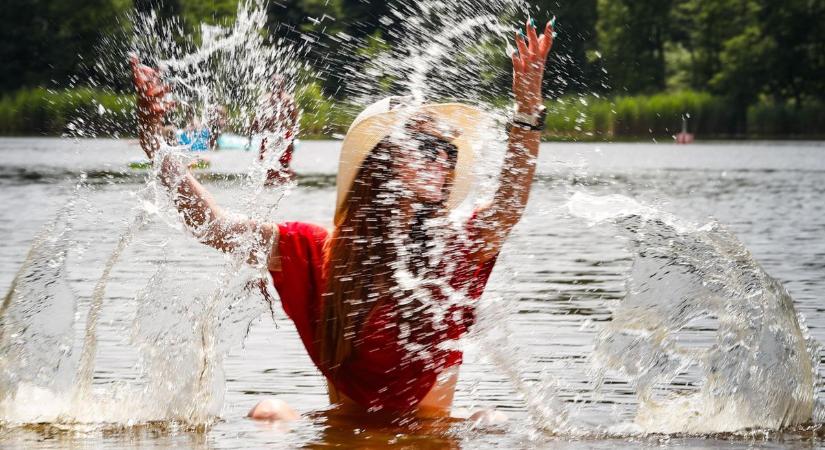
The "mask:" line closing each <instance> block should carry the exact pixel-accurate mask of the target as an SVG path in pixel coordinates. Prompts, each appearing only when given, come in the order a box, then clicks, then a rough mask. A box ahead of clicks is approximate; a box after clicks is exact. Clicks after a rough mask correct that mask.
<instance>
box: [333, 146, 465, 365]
mask: <svg viewBox="0 0 825 450" xmlns="http://www.w3.org/2000/svg"><path fill="white" fill-rule="evenodd" d="M444 144H446V145H443V144H442V146H441V147H440V148H442V149H445V150H446V152H447V155H448V159H449V162H450V165H451V167H453V168H454V166H455V161H456V156H457V149H456V147H455V146H454V145H452V144H449V143H444ZM426 145H427V144H426V143H425V144H422V146H420V147H419V149H418V150H417V151H422V149H423V151H435V152H437V150H433V149H432V148H429V149H428V148H426ZM400 151H403V150H401V149H400V148H399V147H398V146H397V145H394V144H393V143H392V142H391V141H390V140H389V139H385V140H383V141H381V142H380V143H378V145H376V146H375V147H374V148H373V149H372V150H371V151H370V153H369V154H368V155H367V156H366V157H365V159H364V161H363V163H362V164H361V167H360V168H359V170H358V173H357V174H356V176H355V179H354V181H353V183H352V187H351V188H350V191H349V193H348V194H347V196H346V198H345V200H344V204H343V208H344V211H343V219H341V220H340V222H339V223H336V227H335V230H334V231H333V234H332V237H331V239H330V240H329V242H328V244H327V248H326V258H325V266H324V273H325V279H326V289H325V292H324V296H323V302H322V310H321V317H320V320H319V323H318V330H317V336H318V342H317V345H318V350H319V352H318V355H319V363H320V366H321V367H322V368H323V369H325V370H326V371H327V372H328V375H332V376H334V375H335V372H336V370H337V368H338V367H340V366H341V364H342V363H343V362H344V361H346V359H347V358H349V357H350V356H351V355H352V352H353V343H355V342H356V341H357V340H358V339H359V338H360V332H361V328H362V326H363V324H364V323H365V322H366V320H367V318H368V317H369V316H370V314H371V313H372V312H373V311H374V310H375V309H377V308H378V307H380V306H381V305H383V304H384V303H385V302H387V301H392V296H391V293H393V292H397V289H395V288H396V283H395V279H394V273H395V271H396V270H397V269H398V268H399V267H398V265H399V263H400V262H401V261H400V258H399V256H400V255H399V254H398V253H399V252H398V248H399V246H400V245H404V246H405V248H409V249H412V252H408V253H410V254H409V255H408V257H407V258H405V260H404V262H406V263H407V265H408V267H404V268H405V269H408V270H410V271H411V272H413V274H415V275H418V272H419V270H420V269H421V268H422V267H425V266H427V265H428V263H429V261H428V259H427V254H426V249H427V246H428V241H430V239H429V233H428V231H427V229H426V225H425V223H426V221H427V220H428V219H430V218H432V217H434V216H436V215H437V214H439V212H440V211H442V210H443V209H444V207H445V203H446V198H448V194H449V189H450V187H451V184H452V183H451V181H452V178H453V174H452V172H451V173H450V175H448V177H447V181H446V182H445V186H444V189H445V192H444V195H443V196H442V198H443V199H444V200H442V202H440V203H437V204H427V205H422V207H421V208H419V209H418V210H417V211H416V212H415V218H414V220H413V223H412V225H411V227H410V228H409V229H407V230H398V229H395V228H394V227H393V223H394V222H395V223H397V220H395V219H397V218H398V217H399V215H400V213H401V211H400V208H399V205H398V202H399V200H400V197H401V196H402V195H404V194H403V192H402V189H400V186H399V185H398V182H397V180H398V169H397V160H398V156H399V152H400ZM411 151H416V150H411ZM405 234H406V239H405V241H404V242H400V241H399V240H400V239H404V238H405V236H404V235H405Z"/></svg>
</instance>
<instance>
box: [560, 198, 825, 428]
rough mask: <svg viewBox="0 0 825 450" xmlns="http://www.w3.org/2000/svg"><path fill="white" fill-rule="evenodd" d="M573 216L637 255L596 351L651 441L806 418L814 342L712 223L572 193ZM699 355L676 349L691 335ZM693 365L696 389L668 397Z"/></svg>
mask: <svg viewBox="0 0 825 450" xmlns="http://www.w3.org/2000/svg"><path fill="white" fill-rule="evenodd" d="M568 208H569V210H570V212H571V213H572V214H573V215H575V216H578V217H581V218H583V219H586V220H588V221H590V222H591V223H598V222H603V221H607V222H611V223H613V224H615V226H617V227H618V228H619V230H620V231H621V232H622V233H623V234H624V235H625V236H626V237H627V239H628V241H629V243H630V247H631V251H632V252H633V254H634V255H635V258H634V262H633V268H632V272H631V275H630V277H629V279H628V282H627V295H626V297H625V298H624V300H622V301H621V303H620V304H619V305H618V306H617V307H616V308H615V310H614V311H613V317H612V321H611V322H610V323H609V324H607V325H606V326H605V327H604V328H603V330H602V332H601V333H600V335H599V336H598V339H597V342H596V348H595V352H594V355H593V359H594V361H595V363H596V366H597V367H598V368H599V370H600V371H601V372H602V373H604V372H607V371H614V372H616V373H618V374H619V375H620V376H621V377H623V378H626V379H629V380H631V381H632V384H633V385H634V386H635V389H636V392H637V395H638V396H639V398H640V406H639V410H638V412H637V416H636V423H637V424H638V425H640V426H641V427H642V429H644V430H645V431H648V432H660V433H711V432H722V431H736V430H741V429H746V428H761V427H766V428H782V427H787V426H791V425H796V424H800V423H806V422H809V421H810V420H811V418H812V414H813V406H814V395H813V387H814V382H813V376H814V367H815V363H814V362H813V355H816V354H817V352H816V349H815V344H814V342H813V341H812V340H811V339H810V338H809V337H808V332H807V329H806V328H805V326H804V325H803V324H802V323H800V320H799V319H798V317H797V313H796V311H795V310H794V307H793V300H792V299H791V297H790V295H788V292H787V291H786V290H785V288H784V287H783V286H782V285H781V284H780V283H779V282H778V281H776V280H775V279H773V278H771V277H770V276H769V275H768V274H766V273H765V271H764V270H763V269H762V268H761V267H760V266H759V265H758V264H757V263H756V261H754V259H753V257H752V256H751V254H750V252H748V250H747V249H746V248H745V247H744V246H743V245H742V244H741V243H740V242H739V241H738V240H737V239H736V238H735V237H734V236H733V235H732V234H730V233H729V232H727V231H725V230H724V228H722V227H721V226H720V225H718V224H716V223H710V224H708V225H705V226H702V227H697V226H695V225H693V224H689V223H686V222H684V221H682V220H679V219H678V218H676V217H674V216H672V215H669V214H666V213H663V212H661V211H658V210H656V209H654V208H652V207H647V206H644V205H642V204H640V203H638V202H636V201H634V200H632V199H630V198H628V197H625V196H621V195H612V196H607V197H594V196H591V195H589V194H585V193H581V192H578V193H576V194H574V195H573V197H572V198H571V200H570V201H569V203H568ZM696 326H699V327H702V328H704V329H705V330H706V331H709V332H712V333H713V336H712V340H709V341H708V342H707V344H708V345H707V347H704V348H702V347H700V348H696V347H695V346H694V347H691V346H689V345H684V344H682V343H680V336H681V335H682V334H683V333H685V332H686V330H687V329H688V328H689V327H696ZM691 367H693V368H694V369H698V373H695V374H693V375H694V376H695V378H696V380H694V381H695V384H694V386H698V387H696V388H695V389H694V390H693V391H689V392H682V393H679V392H676V391H674V390H673V389H667V385H668V384H669V383H672V382H673V381H674V380H675V379H677V378H678V377H679V376H680V375H684V373H685V372H688V371H689V368H691Z"/></svg>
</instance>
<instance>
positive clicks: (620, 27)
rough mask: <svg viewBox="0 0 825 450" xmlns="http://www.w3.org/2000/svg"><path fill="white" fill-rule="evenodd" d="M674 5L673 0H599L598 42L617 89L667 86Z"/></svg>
mask: <svg viewBox="0 0 825 450" xmlns="http://www.w3.org/2000/svg"><path fill="white" fill-rule="evenodd" d="M671 5H672V0H599V2H598V14H599V18H598V22H597V25H596V31H597V35H598V44H599V50H600V51H601V52H602V54H603V55H604V66H605V68H606V69H607V72H608V77H609V80H610V85H611V87H612V88H613V90H614V91H619V92H629V93H637V92H656V91H660V90H662V89H664V87H665V42H666V41H667V39H668V38H669V29H670V10H671Z"/></svg>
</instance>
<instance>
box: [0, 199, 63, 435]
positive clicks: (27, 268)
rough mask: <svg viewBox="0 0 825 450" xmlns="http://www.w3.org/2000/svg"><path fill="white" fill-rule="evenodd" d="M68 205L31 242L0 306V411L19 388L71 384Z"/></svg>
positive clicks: (53, 386)
mask: <svg viewBox="0 0 825 450" xmlns="http://www.w3.org/2000/svg"><path fill="white" fill-rule="evenodd" d="M72 206H73V205H67V206H66V207H64V208H63V209H61V211H60V212H59V213H58V215H57V217H56V218H55V219H54V220H53V221H52V222H51V223H49V224H48V225H46V226H45V227H44V228H43V230H42V231H41V232H40V234H39V235H38V236H37V237H36V238H35V240H34V243H33V244H32V246H31V249H30V250H29V254H28V256H27V257H26V260H25V262H24V263H23V265H22V267H21V268H20V271H19V272H18V273H17V276H15V278H14V281H13V282H12V285H11V288H10V289H9V292H8V294H6V297H5V298H4V299H3V303H2V305H0V356H1V357H0V387H2V390H0V411H5V410H7V409H8V408H9V405H10V404H11V403H13V402H14V397H15V395H16V393H17V391H18V389H19V388H20V387H21V386H26V385H29V386H38V387H40V388H43V389H54V390H66V389H68V388H69V387H70V386H71V380H72V375H73V374H74V362H73V361H72V360H71V358H70V356H71V348H72V338H73V332H74V330H73V328H72V326H73V324H74V315H75V310H76V297H75V294H74V292H72V290H71V288H70V287H69V284H68V282H67V281H66V257H67V254H68V251H69V247H70V244H71V240H70V238H69V234H70V231H71V223H72V219H73V210H72ZM0 420H2V416H0Z"/></svg>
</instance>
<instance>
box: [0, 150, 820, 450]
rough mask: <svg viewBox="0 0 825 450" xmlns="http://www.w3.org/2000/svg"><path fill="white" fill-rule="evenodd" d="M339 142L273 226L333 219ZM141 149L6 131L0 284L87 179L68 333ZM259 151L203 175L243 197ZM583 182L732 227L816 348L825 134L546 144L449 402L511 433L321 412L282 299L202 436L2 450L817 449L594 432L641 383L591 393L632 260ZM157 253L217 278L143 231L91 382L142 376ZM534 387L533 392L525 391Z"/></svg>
mask: <svg viewBox="0 0 825 450" xmlns="http://www.w3.org/2000/svg"><path fill="white" fill-rule="evenodd" d="M337 149H338V143H337V142H304V143H302V145H301V146H300V148H299V150H298V152H297V153H296V156H295V162H294V168H295V169H296V171H297V172H298V173H299V175H300V177H299V183H298V187H297V188H296V189H295V190H294V191H293V192H292V193H291V194H290V195H289V196H287V197H286V198H285V199H284V200H283V202H282V203H281V206H280V208H279V209H278V212H277V217H274V218H273V220H276V221H280V220H302V221H312V222H316V223H319V224H323V225H327V226H328V225H329V224H330V222H331V217H332V212H333V207H334V197H335V191H334V183H335V180H334V174H335V171H336V163H337ZM138 156H140V151H139V149H138V147H137V146H136V145H134V144H129V143H127V142H125V141H109V140H94V141H92V140H89V141H80V142H72V141H66V140H59V139H3V140H0V187H2V189H0V202H2V204H3V208H2V211H3V212H2V214H0V232H2V234H3V236H4V237H5V238H4V239H3V241H2V243H0V248H1V249H2V250H0V286H3V287H4V288H7V287H8V286H9V285H10V283H11V281H12V279H13V277H14V275H15V273H16V272H17V270H18V269H19V267H20V265H21V263H22V262H23V260H24V258H25V256H26V252H27V250H28V248H29V246H30V245H31V242H32V240H33V239H34V236H35V235H36V234H37V232H38V230H39V229H40V227H41V226H42V225H43V224H45V223H46V222H47V221H49V220H51V218H52V217H54V215H55V213H56V212H57V211H58V209H59V208H60V207H61V206H62V205H64V204H66V203H67V202H68V201H69V200H70V199H72V198H74V197H75V196H76V185H77V183H78V181H79V179H80V177H81V174H86V175H85V176H86V177H87V184H88V185H89V186H90V187H89V188H88V190H84V194H83V199H84V200H83V203H82V205H81V208H80V209H81V210H83V211H84V213H83V214H81V216H80V217H78V218H77V220H76V223H75V224H74V226H73V238H74V240H75V242H74V244H73V247H72V248H70V250H69V260H68V264H67V278H68V281H69V284H70V286H71V288H72V290H73V291H74V292H75V294H76V295H77V296H78V298H79V300H80V306H81V307H80V308H78V313H77V319H78V320H77V323H78V325H77V326H78V327H80V328H82V322H83V320H82V319H83V318H84V314H85V310H84V308H83V305H84V304H87V303H88V301H89V298H90V296H91V292H92V289H93V287H94V284H95V282H96V281H97V279H98V277H99V276H100V273H101V271H102V270H103V265H104V263H105V259H106V258H107V256H108V255H109V254H110V253H111V251H112V249H113V248H114V247H115V245H116V242H117V239H118V237H119V236H120V233H122V231H123V230H124V229H125V227H126V226H127V222H128V220H129V218H130V217H132V215H133V214H134V207H135V205H136V204H137V199H136V198H135V193H136V192H137V191H138V190H139V189H140V188H141V186H142V184H143V182H144V180H145V179H144V175H143V174H140V173H136V172H131V171H129V170H128V169H126V164H127V163H128V161H129V159H131V158H133V157H138ZM251 160H252V155H251V154H249V153H244V152H223V153H217V154H214V155H213V157H212V161H213V164H212V168H211V169H210V171H209V172H210V173H205V174H203V175H202V177H203V180H204V181H205V183H206V184H207V186H208V187H209V189H210V190H211V191H212V192H213V193H214V194H215V196H216V197H217V198H218V200H219V201H220V202H221V203H222V204H224V205H225V206H227V207H228V208H230V209H231V208H232V206H233V205H235V206H237V205H238V202H239V199H238V198H237V195H233V194H235V189H233V180H234V179H235V178H237V177H238V176H239V174H242V173H243V172H244V170H245V168H246V167H247V166H248V165H249V163H250V162H251ZM577 192H579V193H581V192H584V193H588V194H593V195H604V194H621V195H624V196H627V197H630V198H632V199H635V200H637V201H640V202H643V203H644V204H647V205H650V206H652V207H655V208H657V209H659V210H662V211H666V212H670V213H673V214H675V215H677V216H679V217H681V218H683V219H685V220H688V221H691V222H695V223H698V224H702V223H704V222H707V221H709V220H711V218H713V219H715V220H717V221H718V222H720V223H721V224H724V225H725V226H726V227H727V228H728V229H729V230H730V231H731V232H733V233H734V234H735V235H736V236H737V237H738V238H739V239H740V240H741V241H742V242H743V244H744V245H745V246H746V247H747V248H748V249H749V250H750V251H751V252H752V254H753V256H754V258H755V259H756V261H758V262H759V264H761V265H762V267H763V268H764V269H765V270H766V271H767V272H768V273H769V274H771V275H772V276H773V277H775V278H777V279H778V280H779V281H781V282H782V283H783V284H784V286H785V288H786V289H787V290H788V291H789V293H790V295H791V296H792V297H793V300H794V305H795V307H796V309H797V311H798V312H799V313H801V314H802V315H803V316H804V317H805V319H806V323H807V326H808V328H809V330H810V332H811V335H812V336H813V338H815V339H816V340H818V341H820V342H825V309H823V307H822V296H823V293H825V241H824V240H823V236H825V145H823V144H821V143H735V144H697V145H692V146H675V145H671V144H545V145H543V147H542V153H541V157H540V161H539V171H538V179H537V181H536V183H535V184H534V190H533V192H532V195H531V199H530V204H529V207H528V210H527V212H526V214H525V217H524V219H523V220H522V222H521V223H520V224H519V226H518V228H517V229H516V231H515V232H514V233H513V235H512V236H511V238H510V240H509V241H508V243H507V246H506V247H505V250H504V253H503V255H502V257H501V259H500V261H499V263H498V265H497V267H496V270H495V272H494V275H493V278H492V279H491V281H490V284H489V286H488V289H487V292H486V293H485V300H484V301H485V302H487V303H488V304H491V305H494V306H493V308H494V309H495V310H496V311H497V315H494V317H496V318H500V317H502V315H504V316H506V317H507V318H508V319H509V320H508V321H507V322H506V325H502V326H497V327H496V330H497V333H498V334H496V333H493V334H492V335H491V336H490V337H488V339H491V340H492V341H490V340H488V341H484V342H482V343H479V342H478V341H474V340H472V339H471V340H469V342H468V343H467V349H466V356H465V361H466V362H465V364H464V366H462V369H461V380H460V383H459V388H458V392H457V399H456V406H457V407H458V408H466V409H469V410H472V409H474V408H479V407H494V408H497V409H499V410H501V411H504V412H505V413H507V414H508V416H509V418H510V421H509V423H508V424H507V425H506V426H503V427H502V428H500V429H495V430H492V431H491V430H486V431H470V430H468V429H467V428H468V427H467V425H466V424H464V423H461V422H456V423H453V424H423V425H421V426H420V427H418V428H416V427H413V428H412V429H410V428H409V427H408V428H405V429H393V428H391V427H381V426H369V425H366V424H362V425H359V424H352V423H340V422H338V421H336V419H335V418H334V417H330V416H328V415H325V414H324V413H323V409H324V408H325V406H326V404H327V399H326V395H325V387H324V383H323V380H322V379H321V377H320V375H318V373H317V371H316V370H315V368H314V367H313V366H312V364H311V363H310V361H309V358H308V357H307V356H306V355H305V353H304V350H303V347H302V346H301V344H300V342H299V340H298V337H297V334H296V333H295V330H294V329H293V327H292V325H291V323H290V322H289V321H288V319H286V317H285V316H284V314H283V312H282V311H281V310H280V309H279V308H275V317H274V321H273V319H272V318H271V317H269V314H263V315H262V316H261V318H260V319H259V320H258V321H256V322H255V324H254V325H253V327H252V328H251V330H250V334H249V336H248V338H247V339H246V341H245V345H244V346H243V347H240V346H237V347H236V348H233V350H232V351H231V352H230V354H229V356H228V357H227V358H226V360H225V373H226V379H227V382H226V395H225V401H224V406H223V409H222V412H221V414H220V416H221V418H222V420H221V421H220V422H218V423H217V424H215V425H214V426H213V427H211V428H209V429H208V430H205V431H204V430H185V429H180V427H178V426H177V425H174V424H169V423H159V424H157V423H156V424H150V425H143V426H140V427H124V426H123V425H128V423H127V424H120V425H117V426H111V425H108V426H102V425H89V426H84V427H69V428H67V427H65V426H55V425H49V424H41V425H31V426H27V427H24V428H16V429H3V430H0V443H3V445H2V447H4V448H7V447H8V448H27V447H29V446H32V445H35V444H37V445H43V446H49V447H93V448H98V447H108V448H123V447H143V448H154V447H159V448H163V447H168V446H171V445H181V446H186V447H207V448H211V447H215V448H235V447H238V448H248V447H262V446H273V447H299V446H310V447H313V446H318V447H327V446H335V445H351V446H358V447H364V446H369V447H373V446H374V447H385V446H387V447H399V448H403V447H423V448H444V447H447V448H480V447H501V448H512V447H547V448H555V447H562V448H566V447H576V448H581V447H586V448H601V447H612V446H616V445H621V446H639V445H644V446H660V445H673V446H677V447H716V446H719V445H724V446H726V447H733V448H740V447H742V448H744V447H750V446H766V447H783V448H785V447H794V448H796V447H806V448H807V447H818V446H820V444H818V442H820V440H819V436H820V434H821V432H820V431H819V430H818V428H817V427H816V426H814V430H812V431H811V430H807V429H804V428H801V429H795V430H792V431H788V432H783V433H763V432H757V433H754V434H744V435H742V434H737V435H733V436H727V435H725V436H722V435H714V436H705V437H679V436H672V437H667V436H661V435H655V436H647V437H635V438H627V437H625V438H621V437H620V438H610V437H606V436H605V435H604V431H605V430H616V428H615V427H617V426H619V427H620V426H622V424H628V423H631V422H633V419H634V415H635V411H636V406H637V404H638V400H637V398H636V395H635V392H634V390H633V387H632V386H631V385H629V384H628V383H626V382H625V381H623V380H620V379H608V380H606V382H605V383H604V384H603V385H601V386H600V387H599V388H598V389H597V386H596V384H595V380H594V378H593V375H592V371H591V364H590V360H589V357H590V356H591V354H592V351H593V346H594V339H595V336H596V334H597V332H598V331H599V329H600V326H601V324H603V323H605V322H606V321H609V320H610V317H611V308H613V307H614V306H615V303H616V302H617V301H619V300H621V299H622V298H623V297H624V295H625V280H626V277H627V274H628V271H629V270H630V266H631V262H632V255H631V254H630V252H629V251H628V249H627V246H626V244H627V242H626V240H624V239H620V238H617V235H618V233H617V231H616V230H615V229H614V228H613V227H610V226H592V227H591V226H588V224H587V223H586V222H584V221H583V220H581V219H579V218H576V217H571V216H570V214H569V213H568V209H567V202H568V200H569V199H570V197H571V196H572V195H573V194H575V193H577ZM163 242H165V243H166V245H165V247H163V249H161V248H160V246H159V243H163ZM161 260H165V261H166V264H167V265H168V266H171V267H174V271H173V272H174V276H175V277H177V278H176V279H178V278H179V279H180V282H181V286H184V287H185V286H190V285H192V284H193V283H197V282H198V281H199V280H207V279H209V278H210V277H211V276H214V274H215V271H216V270H218V268H219V267H220V266H221V264H222V261H223V257H222V256H221V255H218V254H215V252H214V251H211V250H209V249H206V248H202V247H201V246H199V245H198V244H196V243H195V242H194V241H193V240H192V239H191V238H190V237H188V236H187V235H186V234H185V233H184V232H183V231H180V230H174V229H172V228H171V227H170V226H169V225H167V224H165V223H162V222H160V221H154V222H153V223H151V224H150V225H149V226H148V228H147V229H146V230H144V231H142V232H140V233H139V234H138V236H137V237H136V239H135V241H134V243H133V244H132V245H131V246H130V247H129V248H128V249H127V251H126V253H125V255H124V257H123V259H122V262H121V263H120V264H119V265H118V266H116V268H115V270H114V271H113V273H112V278H111V281H110V284H109V287H108V289H107V293H106V303H105V305H104V308H103V311H102V317H101V320H100V324H99V325H98V335H99V339H100V342H99V344H98V354H97V360H96V363H95V370H96V371H95V378H94V384H95V386H96V387H105V386H107V385H116V384H118V383H128V382H130V381H131V380H135V379H136V377H137V375H136V373H135V365H136V359H137V352H136V350H135V349H134V346H133V345H132V344H131V341H130V334H131V332H132V321H133V318H134V316H135V314H136V309H137V308H136V305H135V296H136V295H137V291H138V290H139V289H140V288H141V287H143V286H144V285H145V283H146V280H147V279H149V277H151V276H152V275H153V274H154V273H155V271H156V267H157V264H158V262H159V261H161ZM84 302H85V303H84ZM78 334H79V335H82V332H79V333H78ZM496 339H500V341H496ZM505 339H506V340H507V342H504V340H505ZM699 339H700V338H697V340H699ZM497 343H498V344H500V345H501V346H502V348H507V349H508V350H511V352H510V353H511V356H512V358H513V360H514V361H517V362H518V367H514V369H515V370H517V371H518V376H519V378H520V379H521V380H523V381H524V382H525V383H527V384H533V385H539V386H541V384H540V383H541V380H546V379H552V380H555V384H554V386H557V387H556V388H555V390H556V392H557V395H558V397H559V399H560V400H561V401H562V402H563V403H564V404H566V405H567V407H568V409H570V410H571V411H573V412H574V414H573V417H575V420H577V421H581V424H582V427H583V428H587V429H594V430H601V431H600V432H599V433H590V434H587V433H585V436H584V437H579V438H576V439H572V438H571V437H570V436H568V437H565V436H555V437H554V436H549V435H547V434H546V433H543V432H541V431H539V428H540V427H539V426H537V424H536V420H537V419H536V418H535V417H533V416H532V415H531V414H530V413H529V412H528V408H527V406H526V402H525V398H524V396H525V391H524V390H521V391H520V390H519V389H517V388H516V387H515V386H514V385H513V383H511V382H510V381H508V379H507V374H505V373H503V372H502V370H500V368H499V367H497V366H496V365H495V364H494V361H493V359H494V358H491V352H490V351H489V348H490V345H496V344H497ZM174 375H175V374H174V373H170V374H169V376H174ZM545 387H546V386H545ZM544 390H546V389H544ZM541 391H542V390H537V391H530V390H528V391H526V392H527V394H526V395H528V396H529V395H532V394H534V393H536V392H541ZM264 396H277V397H279V398H281V399H284V400H286V401H287V402H289V403H290V404H292V405H293V406H294V407H295V408H297V409H298V410H299V411H300V412H301V413H303V414H304V415H305V418H304V419H302V420H301V421H299V422H297V423H295V424H292V425H290V426H288V427H287V428H278V427H271V426H266V425H261V424H257V423H253V422H251V421H248V420H246V419H244V417H243V416H244V415H245V413H246V411H247V410H248V409H249V408H250V407H251V406H252V405H254V404H255V402H256V401H257V400H258V399H260V398H261V397H264ZM821 396H822V394H819V395H818V397H821ZM42 401H43V402H50V401H53V400H52V399H49V398H43V399H42ZM35 406H36V405H35ZM123 416H126V417H129V411H126V412H121V413H120V414H112V415H111V416H103V419H102V420H105V421H116V420H114V419H110V420H106V417H123ZM538 425H541V424H540V423H539V424H538ZM4 441H5V442H4Z"/></svg>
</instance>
